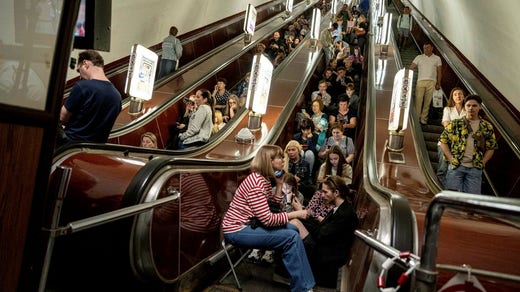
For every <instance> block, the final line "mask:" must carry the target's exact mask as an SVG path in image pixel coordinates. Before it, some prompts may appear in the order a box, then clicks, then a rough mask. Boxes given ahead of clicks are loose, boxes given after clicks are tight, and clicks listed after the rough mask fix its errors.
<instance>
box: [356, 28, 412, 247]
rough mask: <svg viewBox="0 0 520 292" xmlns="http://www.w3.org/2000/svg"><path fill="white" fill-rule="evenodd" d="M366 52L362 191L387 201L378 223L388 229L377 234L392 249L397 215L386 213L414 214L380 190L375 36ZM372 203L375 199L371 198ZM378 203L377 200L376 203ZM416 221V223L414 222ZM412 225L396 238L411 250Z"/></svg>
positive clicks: (397, 197)
mask: <svg viewBox="0 0 520 292" xmlns="http://www.w3.org/2000/svg"><path fill="white" fill-rule="evenodd" d="M368 44H369V52H368V54H367V55H368V56H370V58H368V68H367V70H368V72H369V73H368V74H367V79H368V80H367V84H368V89H367V98H366V111H367V112H366V118H365V120H366V121H371V122H366V123H365V128H366V129H365V137H364V138H365V146H364V147H365V150H364V151H363V161H364V164H363V181H364V187H365V190H366V191H367V192H368V193H371V194H373V193H377V194H378V196H381V197H382V198H384V200H386V202H385V204H387V205H388V207H387V208H388V209H387V208H382V209H381V210H380V211H381V212H380V213H381V214H380V216H381V218H380V221H381V222H385V224H386V223H387V222H392V223H391V224H390V226H388V225H387V227H388V229H383V228H381V227H382V225H381V226H380V228H379V231H380V232H381V233H382V234H387V235H391V237H390V238H387V240H388V242H390V243H391V245H394V243H395V241H396V240H397V236H396V234H395V233H394V232H395V226H394V223H396V214H395V212H392V210H389V209H393V210H396V209H401V210H403V211H404V210H408V212H409V214H408V215H409V217H410V218H413V214H412V211H411V208H410V207H409V205H408V201H407V200H406V199H405V198H403V197H402V196H401V195H399V194H398V193H397V192H395V191H393V190H391V189H388V188H386V187H383V186H382V185H381V184H380V183H379V179H378V171H377V170H378V165H377V157H376V153H377V149H376V143H375V140H376V133H377V130H376V123H375V120H376V104H375V98H376V92H375V91H376V87H375V86H372V85H373V84H375V80H376V77H375V74H376V72H377V70H376V64H375V60H374V59H375V58H377V57H376V54H375V53H374V52H375V48H374V36H373V34H369V42H368ZM374 199H376V198H375V197H374ZM376 200H377V199H376ZM381 203H383V202H382V201H381V202H380V203H378V204H379V205H381ZM385 213H388V214H385ZM414 220H415V219H414ZM409 223H410V224H411V225H410V226H408V227H407V228H406V229H408V230H406V231H405V232H407V235H405V236H399V238H401V239H402V238H408V239H409V240H410V242H409V243H408V244H407V245H409V247H410V249H412V248H413V242H414V238H415V237H416V231H415V225H416V223H415V222H409ZM403 230H405V229H404V228H402V229H400V232H403Z"/></svg>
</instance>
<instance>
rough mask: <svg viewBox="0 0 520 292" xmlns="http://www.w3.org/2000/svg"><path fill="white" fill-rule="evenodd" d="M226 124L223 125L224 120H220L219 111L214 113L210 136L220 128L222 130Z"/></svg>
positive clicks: (220, 114)
mask: <svg viewBox="0 0 520 292" xmlns="http://www.w3.org/2000/svg"><path fill="white" fill-rule="evenodd" d="M225 125H226V124H225V123H224V119H223V118H222V113H221V112H220V111H215V123H213V128H212V129H211V134H216V133H218V131H220V130H221V129H222V128H224V126H225Z"/></svg>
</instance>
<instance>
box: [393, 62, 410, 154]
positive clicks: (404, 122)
mask: <svg viewBox="0 0 520 292" xmlns="http://www.w3.org/2000/svg"><path fill="white" fill-rule="evenodd" d="M412 82H413V71H412V70H409V69H401V70H399V71H398V72H397V73H396V74H395V77H394V88H393V91H392V102H391V104H390V115H389V117H388V131H389V138H388V145H387V148H388V150H390V151H395V152H400V151H402V150H403V141H404V130H406V128H407V126H408V117H409V115H410V103H411V97H412Z"/></svg>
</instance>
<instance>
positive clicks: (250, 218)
mask: <svg viewBox="0 0 520 292" xmlns="http://www.w3.org/2000/svg"><path fill="white" fill-rule="evenodd" d="M283 165H284V164H283V151H282V148H280V147H278V146H275V145H264V146H262V147H261V148H260V149H259V150H258V153H257V155H256V156H255V158H253V161H252V162H251V174H250V175H249V176H248V177H246V179H245V180H244V181H243V182H242V183H241V184H240V186H239V187H238V189H237V191H236V193H235V195H234V196H233V200H232V201H231V203H230V204H229V209H228V210H227V212H226V215H225V216H224V219H223V221H222V231H223V232H224V238H225V239H226V241H227V242H229V243H231V244H233V245H236V246H240V247H246V248H258V249H274V250H277V251H279V252H280V253H281V254H282V260H283V263H284V265H285V267H286V269H287V271H288V272H289V275H290V277H291V291H298V292H300V291H309V290H311V289H312V287H313V286H314V277H313V275H312V271H311V268H310V265H309V261H308V260H307V255H306V253H305V247H304V245H303V242H302V240H301V239H300V236H299V234H298V229H297V228H296V227H295V226H294V225H292V224H288V222H289V220H291V219H293V218H299V219H305V218H307V217H308V215H307V211H306V210H300V211H293V212H289V213H286V212H281V213H272V212H271V211H270V210H269V205H268V202H267V201H268V200H273V201H275V202H280V201H281V200H282V184H283V175H281V176H279V177H278V176H276V177H275V171H281V170H282V169H283ZM271 180H274V182H275V183H276V186H277V188H276V193H274V194H273V191H272V186H271Z"/></svg>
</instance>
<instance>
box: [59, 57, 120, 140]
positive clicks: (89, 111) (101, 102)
mask: <svg viewBox="0 0 520 292" xmlns="http://www.w3.org/2000/svg"><path fill="white" fill-rule="evenodd" d="M103 66H104V61H103V57H101V55H100V54H99V53H98V52H96V51H94V50H87V51H84V52H81V53H80V54H79V58H78V67H77V69H76V71H78V73H79V75H80V78H81V80H80V81H78V82H77V83H76V84H74V86H73V87H72V91H71V93H70V95H69V97H68V98H67V100H66V101H65V104H64V105H63V106H62V108H61V112H60V121H61V123H62V124H63V125H64V126H65V129H64V130H65V135H66V138H65V141H63V142H69V141H82V142H97V143H106V142H107V140H108V135H109V134H110V131H111V130H112V127H113V126H114V123H115V121H116V118H117V116H118V115H119V113H120V112H121V95H120V94H119V92H118V91H117V89H116V88H115V87H114V85H113V84H112V83H111V82H110V81H109V80H108V78H107V77H106V76H105V72H104V70H103ZM63 142H62V143H63Z"/></svg>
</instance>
